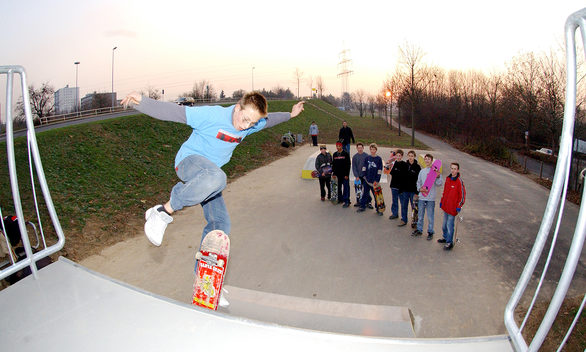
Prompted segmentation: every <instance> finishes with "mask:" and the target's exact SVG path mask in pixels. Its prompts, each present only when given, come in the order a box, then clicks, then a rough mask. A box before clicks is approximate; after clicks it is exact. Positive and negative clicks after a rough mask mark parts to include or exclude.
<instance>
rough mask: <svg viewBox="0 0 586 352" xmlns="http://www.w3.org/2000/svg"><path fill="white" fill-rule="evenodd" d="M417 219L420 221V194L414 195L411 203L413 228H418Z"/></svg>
mask: <svg viewBox="0 0 586 352" xmlns="http://www.w3.org/2000/svg"><path fill="white" fill-rule="evenodd" d="M417 221H419V195H417V194H416V195H414V196H413V204H412V205H411V228H412V229H415V228H417Z"/></svg>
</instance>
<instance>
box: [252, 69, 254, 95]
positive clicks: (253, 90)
mask: <svg viewBox="0 0 586 352" xmlns="http://www.w3.org/2000/svg"><path fill="white" fill-rule="evenodd" d="M252 91H253V92H254V66H252Z"/></svg>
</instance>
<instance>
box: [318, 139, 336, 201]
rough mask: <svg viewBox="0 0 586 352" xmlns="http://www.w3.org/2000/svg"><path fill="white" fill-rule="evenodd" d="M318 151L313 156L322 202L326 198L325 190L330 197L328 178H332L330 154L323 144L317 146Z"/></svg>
mask: <svg viewBox="0 0 586 352" xmlns="http://www.w3.org/2000/svg"><path fill="white" fill-rule="evenodd" d="M319 151H320V153H319V154H318V155H317V157H316V158H315V169H316V170H317V173H318V174H319V190H320V194H321V200H322V202H323V201H325V200H326V198H325V197H326V191H325V189H324V186H325V187H326V188H327V189H328V199H330V198H331V197H332V195H331V193H330V180H331V178H332V154H330V153H329V152H328V150H327V148H326V145H325V144H322V145H320V146H319Z"/></svg>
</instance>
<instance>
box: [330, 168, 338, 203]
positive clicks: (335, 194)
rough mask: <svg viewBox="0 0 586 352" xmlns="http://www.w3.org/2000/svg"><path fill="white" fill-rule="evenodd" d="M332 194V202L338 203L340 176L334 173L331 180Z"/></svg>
mask: <svg viewBox="0 0 586 352" xmlns="http://www.w3.org/2000/svg"><path fill="white" fill-rule="evenodd" d="M330 195H331V197H332V198H331V201H332V203H334V204H336V203H338V177H336V176H334V175H332V179H331V180H330Z"/></svg>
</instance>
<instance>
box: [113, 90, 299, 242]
mask: <svg viewBox="0 0 586 352" xmlns="http://www.w3.org/2000/svg"><path fill="white" fill-rule="evenodd" d="M129 104H133V105H135V108H136V109H137V110H138V111H140V112H142V113H144V114H147V115H149V116H152V117H154V118H156V119H159V120H165V121H174V122H181V123H186V124H188V125H189V126H191V127H192V128H193V132H192V133H191V136H190V137H189V138H188V139H187V141H185V142H184V143H183V145H182V146H181V148H180V149H179V152H178V153H177V156H176V157H175V171H176V172H177V176H178V177H179V179H180V180H181V182H178V183H177V184H176V185H175V186H174V187H173V189H172V190H171V197H170V200H169V201H168V202H166V203H165V204H164V205H155V206H154V207H152V208H150V209H148V210H147V211H146V213H145V218H146V223H145V226H144V230H145V233H146V236H147V238H148V239H149V240H150V241H151V242H152V243H153V244H154V245H155V246H160V245H161V242H162V240H163V235H164V234H165V229H166V228H167V225H168V224H169V223H171V222H172V221H173V218H172V217H171V214H173V213H174V212H176V211H178V210H181V209H183V208H184V207H187V206H193V205H197V204H201V206H202V208H203V213H204V217H205V219H206V221H207V225H206V227H205V228H204V230H203V235H205V234H206V233H208V232H209V231H212V230H222V231H224V232H225V233H226V234H229V233H230V217H229V215H228V211H227V210H226V205H225V203H224V199H223V198H222V190H223V189H224V188H225V187H226V174H225V173H224V172H223V171H222V169H220V167H222V165H224V164H226V163H227V162H228V161H230V158H231V157H232V152H233V151H234V149H235V148H236V146H238V144H240V142H242V140H243V139H244V138H245V137H246V136H248V135H249V134H252V133H255V132H258V131H260V130H262V129H263V128H268V127H272V126H275V125H277V124H279V123H281V122H284V121H287V120H289V119H290V118H293V117H295V116H297V115H299V114H300V113H301V112H302V111H303V104H304V102H303V101H301V102H299V103H297V104H295V105H294V106H293V109H292V110H291V113H290V114H289V113H286V112H275V113H269V114H267V101H266V99H265V97H264V96H262V95H261V94H259V93H257V92H251V93H248V94H246V95H245V96H244V97H243V98H242V99H240V101H239V102H238V103H236V104H235V105H232V106H229V107H222V106H198V107H186V106H180V105H175V104H173V103H164V102H160V101H157V100H153V99H149V98H147V97H143V96H141V95H140V94H139V93H131V94H129V95H128V96H127V97H126V98H124V99H123V100H122V105H124V106H128V105H129Z"/></svg>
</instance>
